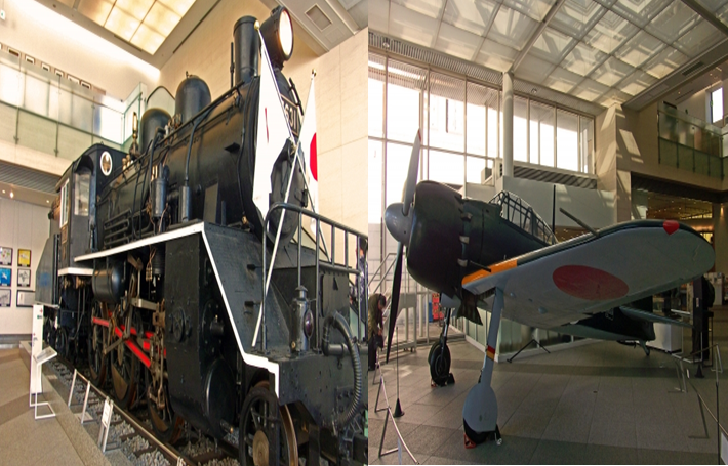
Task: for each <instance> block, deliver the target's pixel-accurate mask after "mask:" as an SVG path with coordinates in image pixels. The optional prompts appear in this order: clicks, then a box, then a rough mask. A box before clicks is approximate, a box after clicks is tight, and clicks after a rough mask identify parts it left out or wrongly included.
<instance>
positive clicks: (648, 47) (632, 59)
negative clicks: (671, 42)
mask: <svg viewBox="0 0 728 466" xmlns="http://www.w3.org/2000/svg"><path fill="white" fill-rule="evenodd" d="M663 48H665V43H664V42H662V41H661V40H659V39H656V38H655V37H653V36H651V35H650V34H647V33H646V32H645V31H640V32H638V33H637V35H635V36H634V37H633V38H631V39H629V40H628V41H627V42H626V43H625V44H624V45H623V46H621V47H620V48H619V49H617V52H616V54H615V55H616V56H617V58H619V59H620V60H622V61H624V62H627V63H629V64H630V65H632V66H634V67H635V68H639V67H640V66H642V64H643V63H644V62H645V61H646V60H647V59H648V58H650V57H651V56H653V55H655V54H656V53H657V52H659V51H660V50H662V49H663Z"/></svg>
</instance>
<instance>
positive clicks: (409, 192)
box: [402, 130, 421, 217]
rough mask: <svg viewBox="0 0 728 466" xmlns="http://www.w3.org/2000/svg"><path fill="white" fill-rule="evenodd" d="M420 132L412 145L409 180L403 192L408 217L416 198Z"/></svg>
mask: <svg viewBox="0 0 728 466" xmlns="http://www.w3.org/2000/svg"><path fill="white" fill-rule="evenodd" d="M420 139H421V137H420V130H417V135H416V136H415V141H414V143H413V144H412V155H410V163H409V169H408V170H407V180H406V182H405V184H404V190H403V191H402V213H403V214H404V215H405V217H406V216H407V214H409V210H410V207H412V201H413V200H414V197H415V186H417V169H418V167H419V164H420Z"/></svg>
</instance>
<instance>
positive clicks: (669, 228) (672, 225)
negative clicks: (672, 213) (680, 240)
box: [662, 220, 680, 236]
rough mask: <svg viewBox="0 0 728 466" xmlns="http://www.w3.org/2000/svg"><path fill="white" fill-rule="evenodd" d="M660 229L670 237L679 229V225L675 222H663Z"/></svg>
mask: <svg viewBox="0 0 728 466" xmlns="http://www.w3.org/2000/svg"><path fill="white" fill-rule="evenodd" d="M662 228H664V229H665V231H666V232H667V234H668V236H672V234H673V233H675V232H676V231H677V230H678V229H680V224H679V223H677V222H676V221H675V220H665V221H664V222H663V223H662Z"/></svg>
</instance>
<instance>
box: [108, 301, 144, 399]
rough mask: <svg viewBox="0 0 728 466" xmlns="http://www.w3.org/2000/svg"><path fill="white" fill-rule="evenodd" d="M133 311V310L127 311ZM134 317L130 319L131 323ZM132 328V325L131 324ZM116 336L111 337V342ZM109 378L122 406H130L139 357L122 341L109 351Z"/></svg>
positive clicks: (134, 389)
mask: <svg viewBox="0 0 728 466" xmlns="http://www.w3.org/2000/svg"><path fill="white" fill-rule="evenodd" d="M129 312H133V311H131V310H130V311H129ZM135 320H136V319H132V323H134V322H135ZM132 328H134V325H132ZM114 337H115V335H114ZM115 340H116V338H112V343H113V342H114V341H115ZM110 355H111V378H112V380H113V382H114V394H115V395H116V399H117V400H118V402H119V404H120V405H121V407H122V408H130V407H131V406H132V404H133V403H134V398H135V396H136V386H137V377H138V372H139V359H137V357H136V356H135V355H134V354H133V353H132V352H131V350H130V349H129V348H127V346H126V345H125V344H124V343H121V344H119V345H117V346H116V348H114V349H113V350H112V351H111V353H110Z"/></svg>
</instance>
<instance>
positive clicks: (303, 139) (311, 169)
mask: <svg viewBox="0 0 728 466" xmlns="http://www.w3.org/2000/svg"><path fill="white" fill-rule="evenodd" d="M314 82H315V80H314V76H311V89H309V91H308V101H307V103H306V115H305V119H304V120H303V125H302V126H301V134H300V135H299V138H298V143H299V147H300V148H301V150H302V151H303V153H304V154H305V159H304V160H305V163H306V184H307V185H308V191H309V192H310V193H311V204H312V206H311V210H313V211H314V212H316V213H318V154H317V151H316V92H315V91H314ZM312 230H315V227H312Z"/></svg>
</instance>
